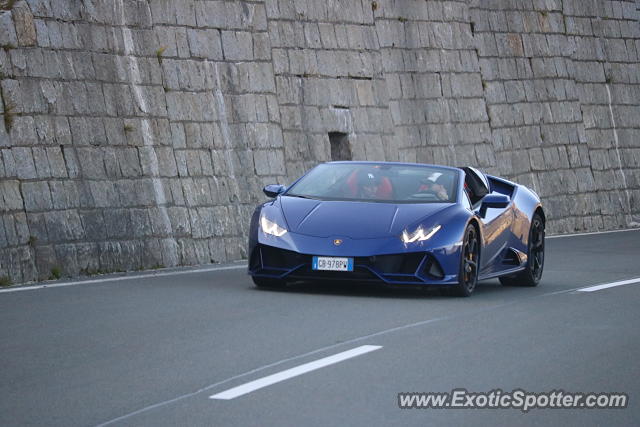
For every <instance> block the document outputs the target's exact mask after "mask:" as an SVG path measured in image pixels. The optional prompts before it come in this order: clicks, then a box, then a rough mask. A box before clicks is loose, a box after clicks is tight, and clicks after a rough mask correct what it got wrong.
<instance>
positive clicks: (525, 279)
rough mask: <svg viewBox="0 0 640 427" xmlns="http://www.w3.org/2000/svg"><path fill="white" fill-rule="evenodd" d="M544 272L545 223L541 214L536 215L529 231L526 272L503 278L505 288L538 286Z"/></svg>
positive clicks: (501, 279)
mask: <svg viewBox="0 0 640 427" xmlns="http://www.w3.org/2000/svg"><path fill="white" fill-rule="evenodd" d="M543 270H544V221H543V220H542V217H541V216H540V215H539V214H534V215H533V218H532V219H531V228H530V229H529V243H528V248H527V265H526V267H525V269H524V270H522V271H521V272H520V273H518V274H516V275H514V276H507V277H501V278H500V283H502V285H503V286H529V287H533V286H538V283H540V279H541V278H542V271H543Z"/></svg>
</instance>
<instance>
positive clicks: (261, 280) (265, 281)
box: [251, 276, 285, 289]
mask: <svg viewBox="0 0 640 427" xmlns="http://www.w3.org/2000/svg"><path fill="white" fill-rule="evenodd" d="M251 280H253V284H254V285H256V287H258V288H260V289H278V288H282V287H284V284H285V281H284V280H282V279H272V278H271V277H256V276H251Z"/></svg>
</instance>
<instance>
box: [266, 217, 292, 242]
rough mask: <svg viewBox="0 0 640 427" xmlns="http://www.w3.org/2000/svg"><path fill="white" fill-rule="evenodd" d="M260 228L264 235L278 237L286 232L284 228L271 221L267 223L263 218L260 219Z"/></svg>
mask: <svg viewBox="0 0 640 427" xmlns="http://www.w3.org/2000/svg"><path fill="white" fill-rule="evenodd" d="M260 228H262V231H263V232H264V233H265V234H271V235H272V236H276V237H280V236H282V235H283V234H285V233H286V232H287V229H286V228H282V227H280V226H279V225H278V224H276V223H275V222H273V221H269V220H268V219H267V218H266V217H265V216H261V217H260Z"/></svg>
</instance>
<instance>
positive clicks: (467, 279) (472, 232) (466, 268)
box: [452, 224, 480, 297]
mask: <svg viewBox="0 0 640 427" xmlns="http://www.w3.org/2000/svg"><path fill="white" fill-rule="evenodd" d="M479 261H480V236H479V235H478V230H477V229H476V227H474V226H473V225H472V224H469V225H468V226H467V229H466V230H465V232H464V239H463V241H462V250H461V253H460V270H459V272H458V284H457V285H455V287H454V288H453V289H452V292H453V294H454V295H456V296H460V297H468V296H469V295H471V294H472V293H473V291H474V290H475V288H476V285H477V284H478V266H479V265H480V263H479Z"/></svg>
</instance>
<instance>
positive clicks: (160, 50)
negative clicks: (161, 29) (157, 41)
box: [156, 46, 167, 64]
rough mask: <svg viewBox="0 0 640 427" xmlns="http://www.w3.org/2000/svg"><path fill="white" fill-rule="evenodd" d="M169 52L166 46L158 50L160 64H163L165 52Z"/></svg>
mask: <svg viewBox="0 0 640 427" xmlns="http://www.w3.org/2000/svg"><path fill="white" fill-rule="evenodd" d="M165 50H167V47H166V46H160V47H159V48H158V49H157V50H156V56H157V57H158V62H159V63H161V64H162V55H163V54H164V51H165Z"/></svg>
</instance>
